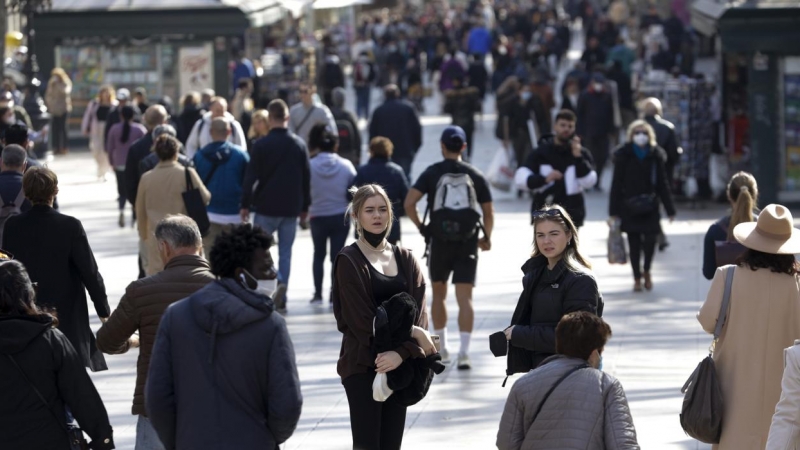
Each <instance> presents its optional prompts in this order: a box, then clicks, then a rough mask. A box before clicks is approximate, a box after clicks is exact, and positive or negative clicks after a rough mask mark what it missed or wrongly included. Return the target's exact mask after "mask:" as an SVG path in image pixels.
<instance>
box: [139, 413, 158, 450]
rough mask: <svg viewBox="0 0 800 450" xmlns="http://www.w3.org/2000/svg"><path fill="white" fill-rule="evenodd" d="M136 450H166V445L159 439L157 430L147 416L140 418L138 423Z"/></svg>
mask: <svg viewBox="0 0 800 450" xmlns="http://www.w3.org/2000/svg"><path fill="white" fill-rule="evenodd" d="M135 450H164V444H162V443H161V439H159V438H158V433H156V429H155V428H153V424H152V423H150V419H148V418H147V417H145V416H139V421H138V422H136V447H135Z"/></svg>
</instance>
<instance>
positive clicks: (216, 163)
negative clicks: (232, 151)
mask: <svg viewBox="0 0 800 450" xmlns="http://www.w3.org/2000/svg"><path fill="white" fill-rule="evenodd" d="M221 165H222V163H221V162H220V161H219V160H217V161H212V162H211V171H210V172H208V175H206V177H205V178H203V185H205V186H208V182H209V181H211V178H212V177H213V176H214V172H216V171H217V169H219V166H221Z"/></svg>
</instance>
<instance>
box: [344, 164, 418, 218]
mask: <svg viewBox="0 0 800 450" xmlns="http://www.w3.org/2000/svg"><path fill="white" fill-rule="evenodd" d="M365 184H379V185H381V186H383V189H385V190H386V194H387V195H388V196H389V200H390V201H391V202H392V211H393V212H394V216H395V217H402V216H404V215H405V213H406V212H405V209H404V208H403V201H404V200H405V198H406V194H408V178H406V175H405V172H403V169H402V168H401V167H400V166H398V165H397V164H395V163H393V162H391V161H389V160H388V159H386V158H378V157H373V158H370V159H369V161H368V162H367V163H366V164H364V165H363V166H361V167H359V168H358V171H357V173H356V177H355V179H354V180H353V186H363V185H365ZM351 200H352V199H351Z"/></svg>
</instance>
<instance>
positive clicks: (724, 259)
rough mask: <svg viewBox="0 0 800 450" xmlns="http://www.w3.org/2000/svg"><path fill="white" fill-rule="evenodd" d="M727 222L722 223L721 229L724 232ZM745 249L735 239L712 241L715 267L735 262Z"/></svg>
mask: <svg viewBox="0 0 800 450" xmlns="http://www.w3.org/2000/svg"><path fill="white" fill-rule="evenodd" d="M728 226H729V225H728V224H723V226H722V230H723V231H725V234H727V233H728ZM745 251H747V247H745V246H744V245H742V244H740V243H738V242H736V241H727V240H725V241H715V242H714V259H715V261H716V263H717V267H722V266H727V265H728V264H736V260H737V259H739V257H740V256H742V254H743V253H744V252H745Z"/></svg>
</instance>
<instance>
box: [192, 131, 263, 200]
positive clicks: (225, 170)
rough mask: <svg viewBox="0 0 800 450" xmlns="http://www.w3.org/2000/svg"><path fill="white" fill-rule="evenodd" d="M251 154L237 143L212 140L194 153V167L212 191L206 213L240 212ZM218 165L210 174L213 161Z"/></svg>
mask: <svg viewBox="0 0 800 450" xmlns="http://www.w3.org/2000/svg"><path fill="white" fill-rule="evenodd" d="M249 162H250V155H248V154H247V152H246V151H244V149H242V148H241V147H239V146H238V145H233V144H231V143H230V142H227V141H225V142H212V143H210V144H208V145H206V146H205V147H203V148H202V149H201V150H200V151H199V152H197V153H196V154H195V155H194V167H195V169H196V170H197V174H198V175H199V176H200V179H202V180H203V183H205V185H206V188H207V189H208V190H209V192H211V203H209V204H208V212H210V213H214V214H225V215H233V214H239V210H240V209H241V208H240V207H239V201H240V200H241V199H242V184H243V183H244V172H245V169H246V168H247V163H249ZM215 163H217V164H219V167H217V170H216V171H215V172H214V173H213V174H212V177H211V178H210V179H209V178H208V176H209V174H211V170H212V169H213V167H214V164H215Z"/></svg>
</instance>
